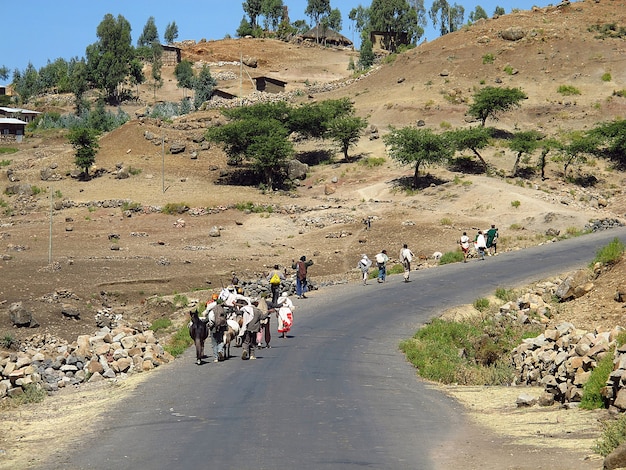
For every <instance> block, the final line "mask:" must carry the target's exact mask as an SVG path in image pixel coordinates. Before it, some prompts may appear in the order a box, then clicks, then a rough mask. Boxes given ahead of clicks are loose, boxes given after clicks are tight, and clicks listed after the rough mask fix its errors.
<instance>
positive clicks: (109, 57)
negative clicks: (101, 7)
mask: <svg viewBox="0 0 626 470" xmlns="http://www.w3.org/2000/svg"><path fill="white" fill-rule="evenodd" d="M130 33H131V28H130V23H129V22H128V21H127V20H126V19H125V18H124V17H123V16H122V15H119V16H118V17H117V19H116V18H114V17H113V15H111V14H110V13H107V14H106V15H105V16H104V19H103V20H102V22H101V23H100V24H99V25H98V28H97V30H96V35H97V36H98V38H99V40H98V41H97V42H95V43H94V44H91V45H89V46H87V51H86V56H87V70H88V76H89V80H90V81H91V82H92V83H93V84H94V86H95V87H96V88H99V89H100V90H102V91H103V92H104V94H105V96H106V98H107V99H108V100H109V101H112V100H114V99H117V97H118V93H117V88H118V86H119V85H120V84H121V83H123V82H124V80H125V79H126V77H127V76H128V71H129V67H130V62H131V60H132V59H133V57H134V50H133V47H132V45H131V34H130Z"/></svg>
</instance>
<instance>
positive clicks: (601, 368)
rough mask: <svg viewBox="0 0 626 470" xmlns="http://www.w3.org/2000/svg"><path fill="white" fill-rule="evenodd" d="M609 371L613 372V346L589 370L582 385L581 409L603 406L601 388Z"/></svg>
mask: <svg viewBox="0 0 626 470" xmlns="http://www.w3.org/2000/svg"><path fill="white" fill-rule="evenodd" d="M611 372H613V348H611V349H610V350H609V351H608V352H607V353H606V354H605V355H604V356H602V359H600V361H598V365H597V366H596V367H595V368H594V369H593V370H592V371H591V375H590V376H589V380H587V383H585V386H584V387H583V396H582V398H581V400H580V407H581V408H582V409H583V410H595V409H597V408H604V398H603V397H602V389H603V388H604V387H605V386H606V381H607V380H608V378H609V375H610V374H611Z"/></svg>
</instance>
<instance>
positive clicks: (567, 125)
mask: <svg viewBox="0 0 626 470" xmlns="http://www.w3.org/2000/svg"><path fill="white" fill-rule="evenodd" d="M607 24H616V25H618V26H624V25H626V7H624V5H623V3H622V2H618V1H612V0H602V1H601V2H596V1H593V0H588V1H584V2H575V3H572V4H570V5H567V6H562V7H546V8H537V9H534V10H533V11H521V12H517V13H512V14H510V15H506V16H503V17H500V18H497V19H489V20H484V21H480V22H478V23H477V24H475V25H473V26H471V27H466V28H463V29H462V30H460V31H458V32H455V33H452V34H448V35H446V36H444V37H441V38H438V39H437V40H435V41H432V42H428V43H424V44H421V45H420V46H419V47H417V48H415V49H413V50H410V51H408V52H406V53H403V54H401V55H398V56H397V57H396V58H395V60H388V61H384V62H383V64H381V65H380V66H379V67H377V68H376V69H375V70H374V71H373V72H371V73H369V74H367V75H366V76H363V77H361V78H360V79H358V80H353V79H352V76H351V72H350V71H349V70H348V63H349V61H350V58H353V59H354V60H356V59H357V57H358V54H357V53H356V52H354V51H350V50H337V49H325V48H319V47H311V46H307V45H300V44H289V43H284V42H279V41H274V40H256V39H241V40H223V41H210V42H198V43H196V42H195V41H193V40H190V41H183V42H181V43H180V46H181V47H182V54H183V58H189V59H190V60H193V61H194V62H195V63H196V66H198V65H199V64H202V63H207V64H209V65H210V67H211V72H212V74H213V75H215V76H219V77H222V78H220V79H219V81H218V86H219V87H220V88H222V89H225V90H228V91H230V92H231V93H238V90H240V91H242V92H243V93H244V94H246V92H249V91H250V90H251V83H250V80H249V78H247V77H255V76H271V77H274V78H278V79H281V80H284V81H287V82H288V85H287V90H288V91H293V90H296V89H301V90H304V93H302V94H301V96H299V97H296V98H294V104H297V102H299V101H300V102H301V101H303V100H304V101H312V100H317V101H320V100H324V99H330V98H338V97H344V96H345V97H349V98H350V99H352V100H353V101H354V104H355V107H356V110H357V113H358V114H359V115H360V116H363V117H367V119H368V120H369V122H370V123H371V124H372V125H373V126H376V127H377V128H378V130H379V131H380V133H381V134H384V133H385V132H387V131H388V127H389V126H395V127H402V126H406V125H413V124H415V123H416V122H417V121H418V120H423V121H424V122H425V125H426V127H428V128H431V129H434V130H446V129H449V128H456V127H465V126H468V125H470V124H469V123H467V122H466V118H465V112H466V110H467V105H468V103H469V102H470V101H471V96H472V95H473V93H474V92H475V90H477V89H478V88H479V87H481V86H483V85H500V84H501V85H503V86H510V87H519V88H521V89H522V90H523V91H524V92H525V93H526V94H527V95H528V99H527V100H525V101H524V103H523V104H522V106H521V108H519V109H517V110H514V111H513V112H510V113H505V114H503V115H501V117H500V119H499V120H498V121H497V122H493V121H491V122H489V121H488V124H489V125H493V126H495V127H497V128H498V129H501V130H502V131H503V132H511V131H516V130H529V129H538V130H540V131H542V132H543V133H545V134H546V135H554V136H559V135H561V134H562V133H565V132H567V131H570V130H577V129H589V128H591V127H593V126H595V125H596V124H597V123H599V122H603V121H607V120H610V119H613V118H615V117H623V116H625V115H626V98H622V97H619V96H614V95H613V92H614V91H616V90H624V89H626V74H625V72H624V70H623V67H621V65H622V63H623V54H624V45H623V38H609V37H602V38H599V37H597V36H598V33H597V32H594V31H590V27H592V26H595V25H600V26H602V25H607ZM511 28H513V30H515V31H519V32H521V33H522V34H523V37H522V38H521V39H519V40H517V41H511V40H505V39H503V38H502V33H503V32H504V31H508V30H510V29H511ZM243 56H248V57H254V58H256V59H257V67H256V68H254V69H253V68H249V67H248V68H245V69H243V68H242V67H240V66H239V64H234V63H233V62H237V61H238V60H239V59H240V58H241V57H243ZM485 57H492V58H493V60H487V61H486V60H485ZM485 62H487V63H485ZM507 67H510V70H511V73H510V74H509V73H507V72H506V71H505V68H507ZM242 69H243V70H244V74H243V75H241V74H240V72H241V70H242ZM607 73H609V74H610V76H611V79H610V80H609V81H603V79H602V76H603V75H605V74H607ZM163 75H164V86H163V87H162V88H161V89H159V90H158V91H157V92H156V94H155V93H154V91H153V90H151V89H150V88H149V86H147V85H144V86H143V87H142V88H141V90H140V99H141V103H140V104H125V105H124V106H123V109H124V110H125V111H127V112H128V113H129V114H131V115H132V116H137V115H140V114H141V113H142V112H143V111H144V110H145V107H146V106H148V107H149V106H152V105H154V103H155V102H158V101H179V100H180V99H181V98H182V96H183V91H182V90H181V89H179V88H177V87H176V80H175V78H174V77H173V69H172V68H167V67H166V68H165V69H164V71H163ZM241 77H242V78H241ZM325 83H331V84H332V86H329V89H332V91H329V92H324V93H317V92H314V89H313V88H311V87H310V85H321V84H325ZM560 85H571V86H574V87H576V88H577V89H579V90H580V95H575V96H563V95H561V94H559V93H557V88H558V87H559V86H560ZM31 105H32V106H31ZM29 107H34V108H35V109H40V110H45V109H55V110H71V101H70V100H68V99H67V97H58V96H48V97H45V98H41V99H38V100H37V102H34V103H32V104H29ZM221 121H223V118H222V117H221V116H220V113H219V112H218V111H213V110H209V111H202V112H198V113H193V114H190V115H188V116H182V117H180V118H177V119H174V120H173V121H172V122H168V121H161V120H156V119H149V118H143V117H142V118H136V119H133V120H132V121H130V122H129V123H127V124H126V125H124V126H122V127H121V128H119V129H116V130H115V131H113V132H111V133H110V134H108V135H105V136H103V137H102V139H101V141H100V146H101V148H100V151H99V153H98V155H97V158H96V164H97V167H98V168H99V169H100V170H101V172H102V175H101V176H99V177H97V178H94V179H92V180H90V181H87V182H83V181H78V180H76V179H74V178H72V177H70V176H69V175H70V172H71V171H72V170H73V169H74V163H73V160H74V155H73V150H72V148H71V147H70V146H69V145H68V144H67V141H66V139H65V138H64V137H63V136H62V135H59V134H55V133H50V134H48V133H47V134H45V135H44V136H41V135H38V136H35V137H30V136H29V137H28V138H27V139H26V141H25V142H24V143H23V144H21V145H19V146H18V148H19V151H18V152H17V153H15V154H12V155H10V156H9V157H4V158H7V159H10V161H11V162H10V164H9V165H8V166H5V167H3V171H2V173H3V175H4V176H6V175H7V170H9V169H10V170H12V171H13V172H14V176H15V177H17V178H18V180H19V181H18V182H17V183H19V184H25V185H30V186H34V187H36V188H38V189H41V192H38V193H37V194H33V195H25V196H24V195H23V196H8V195H6V194H3V195H2V197H1V198H0V200H1V201H4V203H5V204H6V207H7V208H8V209H10V210H5V211H2V213H0V240H2V241H3V243H2V245H0V247H1V250H2V253H3V255H4V256H3V260H2V262H1V263H0V273H1V274H2V277H1V278H0V279H1V280H0V302H1V306H2V309H3V311H2V315H0V337H3V336H5V335H11V336H12V337H14V338H16V339H18V340H23V339H27V338H29V337H31V336H32V335H34V334H38V335H43V334H51V335H54V336H58V337H61V338H64V339H66V340H68V341H72V340H74V339H75V338H76V336H77V335H79V334H85V333H91V332H93V330H94V329H95V320H94V314H93V312H94V310H95V309H97V308H99V307H100V305H101V304H103V303H104V302H106V303H107V304H108V305H111V306H113V307H114V308H115V309H117V311H120V312H123V314H124V316H125V319H126V320H127V321H129V322H130V321H153V320H154V319H155V318H157V317H160V316H165V315H172V313H171V311H167V310H166V309H161V310H158V311H155V310H151V311H150V310H148V309H147V308H146V307H145V299H146V298H147V297H149V296H151V295H167V294H174V293H185V292H192V291H195V290H198V289H202V288H206V289H216V288H219V287H220V286H221V284H222V283H227V282H228V280H229V279H230V273H231V272H232V271H236V272H237V273H238V274H239V277H240V278H242V279H246V278H256V277H258V276H259V275H261V274H262V273H264V272H267V271H268V269H269V267H271V266H273V265H274V264H275V263H279V264H280V265H281V266H286V267H290V265H291V260H292V259H294V258H298V257H299V256H301V255H303V254H304V255H306V256H307V257H308V258H311V259H314V261H315V265H314V266H313V267H312V268H311V270H310V274H311V277H312V278H313V280H314V281H315V282H318V283H319V282H322V281H326V280H328V281H333V280H352V281H353V280H356V279H357V278H358V274H357V273H356V272H355V269H354V267H355V266H356V262H357V261H358V259H359V257H360V254H361V253H364V252H365V253H368V255H370V257H373V255H375V254H376V253H377V252H378V251H380V250H381V249H383V248H386V249H387V250H388V251H389V253H390V255H391V256H392V257H395V256H396V255H397V252H398V250H399V248H400V246H401V245H402V243H408V244H409V246H410V247H411V248H412V249H413V251H414V252H415V253H416V254H417V255H419V257H420V261H419V265H420V268H427V267H433V266H435V265H436V262H435V261H434V260H433V259H432V257H431V255H432V253H433V252H435V251H440V252H447V251H452V250H456V249H457V240H458V238H459V236H460V235H461V233H462V232H463V231H467V232H468V233H469V234H473V233H475V232H476V231H477V230H478V229H484V228H487V227H489V226H490V225H491V224H492V223H493V224H496V225H497V226H498V227H499V229H500V241H499V245H498V249H499V251H509V250H517V249H522V248H524V247H527V246H530V245H534V244H537V243H542V242H545V241H548V240H550V239H551V238H552V237H550V236H547V235H546V232H547V231H548V230H549V229H551V230H553V231H558V232H560V233H561V234H564V233H566V232H568V231H571V232H576V231H580V230H582V229H583V228H584V227H585V225H586V224H587V223H588V222H589V221H590V220H598V219H601V220H602V219H619V220H621V221H625V220H626V219H625V217H626V193H625V192H624V187H626V185H625V183H626V178H625V176H624V173H623V172H620V171H616V170H614V169H613V168H611V167H610V165H609V164H608V163H607V162H605V161H598V160H594V161H591V162H589V163H588V164H585V165H582V166H580V167H577V168H575V169H574V171H575V172H576V174H579V175H589V174H593V175H594V176H595V177H596V178H597V180H598V182H597V184H596V185H595V186H591V187H586V188H583V187H581V186H577V185H574V184H572V183H570V182H567V181H564V179H563V177H562V174H561V172H562V167H561V165H560V164H559V163H558V162H553V161H550V162H549V164H548V167H547V179H546V180H545V181H542V180H541V179H540V178H539V177H534V178H529V179H526V180H522V179H513V178H510V177H508V176H507V175H509V174H510V171H511V169H512V166H513V161H514V157H515V155H514V154H513V153H512V152H511V151H510V150H508V149H507V148H506V147H505V146H504V143H502V142H501V143H498V144H497V145H496V146H493V147H490V148H488V149H486V150H485V151H484V153H483V156H484V157H485V159H486V160H487V161H488V162H489V163H490V164H491V165H493V166H494V167H495V168H497V169H498V172H497V176H485V175H483V174H472V173H460V172H458V171H454V169H453V168H447V167H429V168H427V169H426V171H427V172H428V173H429V175H430V181H431V182H432V184H430V185H429V186H428V187H426V188H424V189H422V190H420V191H417V192H406V191H402V190H400V189H399V183H400V182H401V181H402V180H403V179H404V178H406V177H408V176H411V175H412V173H413V168H409V167H402V166H399V165H397V164H396V163H395V162H394V161H392V160H391V159H389V158H388V157H387V156H386V152H385V148H384V144H383V142H382V139H371V140H370V139H369V136H367V135H366V136H364V137H363V138H362V139H361V141H360V142H359V144H358V145H357V146H356V148H354V149H353V150H352V152H351V153H352V154H353V155H355V156H356V157H357V158H356V159H355V161H354V162H353V163H346V162H344V161H343V160H342V157H341V156H340V155H339V154H337V156H336V157H335V161H334V162H333V164H328V165H319V166H312V167H311V168H310V172H309V173H308V174H307V178H306V179H305V180H304V181H302V183H301V186H299V187H298V188H297V189H296V190H294V191H292V192H289V193H285V192H279V191H273V192H272V191H270V192H261V191H259V190H257V189H255V188H252V187H240V186H228V185H223V184H216V182H217V181H218V180H219V178H220V175H221V174H222V173H223V172H225V171H227V170H228V167H227V165H226V159H225V156H224V154H223V152H222V151H221V149H219V148H218V147H217V146H214V145H206V143H204V142H202V134H203V133H204V131H205V130H206V129H207V127H209V126H212V125H214V124H215V123H217V122H221ZM146 133H148V134H152V135H153V136H155V138H154V139H152V140H149V139H147V138H146ZM161 139H162V140H161ZM162 142H163V143H162ZM173 143H184V144H185V151H184V152H182V153H180V154H175V155H173V154H171V153H170V152H169V146H170V145H171V144H173ZM328 147H329V144H328V143H327V142H321V141H319V142H304V143H298V144H297V150H298V151H300V152H309V151H315V150H320V149H322V150H325V149H328ZM164 149H165V152H163V150H164ZM368 157H385V161H384V163H383V164H382V165H380V166H370V165H366V164H364V163H366V161H367V158H368ZM529 164H530V163H529ZM118 167H126V168H132V169H134V170H137V171H135V172H133V174H131V176H130V177H129V178H128V179H117V178H116V169H117V168H118ZM50 169H51V170H53V173H54V174H55V175H56V177H54V178H52V179H49V180H47V181H43V180H42V178H41V175H42V170H50ZM14 184H16V183H14V182H10V181H8V179H6V178H5V179H4V180H3V185H2V189H3V190H4V189H5V188H6V187H9V186H12V185H14ZM51 194H52V195H55V201H54V203H56V204H58V205H59V207H58V208H56V209H54V210H53V211H52V214H53V215H52V223H51V216H50V213H51V210H50V199H49V196H50V195H51ZM122 200H130V201H132V202H133V203H136V204H138V205H140V206H142V207H143V210H142V211H139V212H133V213H132V214H126V213H124V212H123V211H122V208H121V203H118V201H122ZM250 201H253V202H254V203H256V204H263V205H266V204H271V205H273V206H274V208H275V209H274V211H273V212H272V213H271V214H270V213H267V212H266V213H261V214H258V213H247V212H243V211H239V210H237V209H235V208H233V206H234V205H235V204H237V203H246V202H250ZM514 201H519V205H518V207H515V206H514V205H513V204H512V202H514ZM168 203H169V204H184V205H186V206H187V207H189V208H193V209H199V208H204V209H206V208H209V209H211V210H209V211H207V212H208V213H204V212H201V211H198V213H200V214H201V215H194V213H192V211H188V212H184V213H182V214H173V215H166V214H163V213H160V212H158V211H157V210H156V208H159V207H163V206H165V205H166V204H168ZM129 215H130V216H129ZM364 218H370V219H371V220H372V227H371V230H367V231H366V230H365V226H364V224H363V223H362V221H363V219H364ZM181 219H182V222H183V223H181ZM212 227H219V228H220V232H221V236H220V237H215V238H213V237H209V236H208V233H209V231H210V229H211V228H212ZM51 232H52V238H51V240H50V237H49V234H50V233H51ZM112 234H114V235H119V241H116V242H112V241H111V239H109V235H112ZM49 260H52V262H53V264H52V265H50V264H49ZM392 261H393V260H392ZM625 280H626V272H625V271H624V267H623V266H621V265H619V266H618V267H617V268H615V269H614V270H613V271H612V272H610V273H608V274H607V275H606V276H605V277H604V278H602V281H599V282H598V283H597V287H596V290H595V291H594V292H593V293H592V294H591V295H590V296H588V297H586V298H585V299H582V300H581V301H580V302H578V303H572V304H569V305H567V306H565V307H564V308H563V311H562V312H561V313H560V315H562V316H561V317H558V318H555V321H558V320H559V319H562V318H567V319H568V320H570V321H573V322H574V323H576V324H577V325H578V326H580V327H582V328H585V327H595V326H600V327H607V328H608V327H610V326H612V325H614V324H615V323H616V322H619V321H620V319H621V311H620V310H619V308H618V307H619V306H617V307H615V303H611V301H610V299H611V297H612V295H613V293H614V288H615V286H616V285H620V284H623V283H624V281H625ZM66 291H67V292H70V293H71V294H72V295H71V296H70V297H68V298H58V295H57V296H56V297H55V294H58V293H59V292H61V293H64V292H66ZM313 295H316V294H313ZM50 299H53V300H50ZM14 302H23V303H24V304H25V305H26V306H27V307H28V308H30V309H31V310H33V311H34V312H35V317H36V319H37V320H38V322H39V323H40V327H39V328H37V329H32V330H29V329H15V328H13V327H12V325H11V323H10V321H9V318H8V315H7V314H6V312H7V309H8V306H9V305H11V304H12V303H14ZM61 303H70V304H73V305H75V306H76V308H79V309H81V310H82V311H83V312H84V314H83V315H82V317H81V319H80V320H71V321H68V320H65V319H63V318H62V315H60V313H59V309H60V305H61ZM597 305H603V306H604V307H605V308H606V310H607V311H606V312H604V313H601V314H598V312H597V308H595V307H594V306H597Z"/></svg>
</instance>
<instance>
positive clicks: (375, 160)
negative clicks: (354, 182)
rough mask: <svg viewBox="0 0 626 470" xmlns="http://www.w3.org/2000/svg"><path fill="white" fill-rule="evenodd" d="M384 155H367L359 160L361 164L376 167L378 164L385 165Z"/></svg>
mask: <svg viewBox="0 0 626 470" xmlns="http://www.w3.org/2000/svg"><path fill="white" fill-rule="evenodd" d="M385 161H386V160H385V158H384V157H367V158H362V159H361V160H359V165H361V166H365V167H367V168H374V167H377V166H383V165H384V164H385Z"/></svg>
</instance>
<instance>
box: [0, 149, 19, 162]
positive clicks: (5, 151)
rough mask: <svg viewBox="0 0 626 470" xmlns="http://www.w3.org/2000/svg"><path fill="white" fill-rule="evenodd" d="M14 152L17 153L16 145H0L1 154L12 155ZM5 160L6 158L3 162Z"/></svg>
mask: <svg viewBox="0 0 626 470" xmlns="http://www.w3.org/2000/svg"><path fill="white" fill-rule="evenodd" d="M12 153H17V149H16V148H15V147H0V155H11V154H12ZM4 161H6V160H3V162H4ZM3 166H6V165H3Z"/></svg>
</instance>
